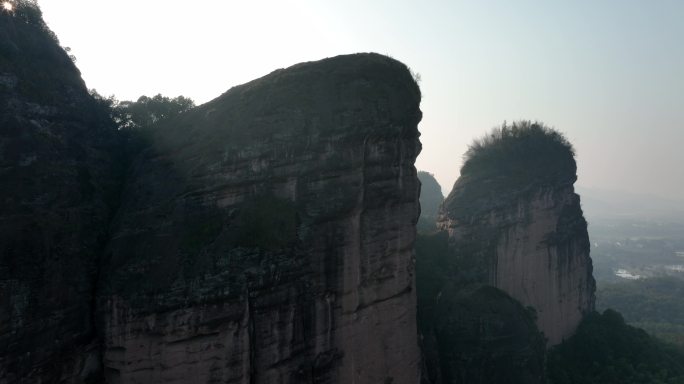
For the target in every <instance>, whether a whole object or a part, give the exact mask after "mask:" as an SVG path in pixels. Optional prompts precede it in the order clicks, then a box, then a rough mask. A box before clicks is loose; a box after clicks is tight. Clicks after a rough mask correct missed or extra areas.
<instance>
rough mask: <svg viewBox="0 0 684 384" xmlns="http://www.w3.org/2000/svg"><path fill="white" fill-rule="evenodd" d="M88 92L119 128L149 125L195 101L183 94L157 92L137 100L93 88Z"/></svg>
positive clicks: (189, 107)
mask: <svg viewBox="0 0 684 384" xmlns="http://www.w3.org/2000/svg"><path fill="white" fill-rule="evenodd" d="M90 93H91V95H92V96H93V98H94V99H95V100H97V101H98V103H99V104H100V106H101V108H104V109H106V110H108V111H109V114H110V116H111V118H112V120H113V121H114V122H115V123H116V125H117V126H118V127H119V129H131V128H143V127H149V126H150V125H152V124H156V123H158V122H160V121H163V120H166V119H168V118H170V117H173V116H176V115H179V114H181V113H183V112H187V111H189V110H190V109H192V108H194V107H195V102H194V101H193V100H192V99H190V98H188V97H185V96H176V97H174V98H171V97H168V96H162V95H161V94H157V95H156V96H153V97H148V96H140V97H139V98H138V101H130V100H124V101H119V100H117V99H116V97H114V96H109V97H105V96H102V95H100V94H99V93H98V92H97V91H96V90H94V89H93V90H91V91H90Z"/></svg>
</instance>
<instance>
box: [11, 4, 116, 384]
mask: <svg viewBox="0 0 684 384" xmlns="http://www.w3.org/2000/svg"><path fill="white" fill-rule="evenodd" d="M115 134H116V131H115V129H114V127H113V124H111V122H110V121H109V118H108V114H107V111H106V110H104V109H102V108H101V107H99V106H98V104H97V103H96V102H95V101H94V100H93V99H92V98H91V97H90V95H89V94H88V91H87V89H86V87H85V84H84V83H83V81H82V80H81V78H80V74H79V72H78V70H77V69H76V67H75V66H74V64H73V63H72V62H71V60H70V59H69V57H68V55H67V54H66V53H65V52H64V51H63V50H62V49H61V48H60V47H59V44H58V43H57V41H56V39H55V38H54V36H53V35H52V34H51V32H50V31H49V30H48V29H47V27H46V26H45V25H44V23H43V22H42V20H41V18H40V11H39V10H38V9H37V8H35V6H32V5H31V3H27V4H24V3H21V4H20V5H18V6H17V8H16V9H15V12H14V13H8V12H6V11H0V383H16V382H22V383H57V382H60V383H62V382H64V383H80V382H84V381H86V382H87V381H88V380H89V379H92V378H93V377H94V375H93V374H94V373H96V372H97V371H98V365H99V355H98V348H97V343H96V341H95V339H96V335H95V327H94V318H93V314H94V311H93V308H94V306H93V304H94V298H95V296H94V293H95V279H96V277H97V265H98V255H99V254H100V251H101V250H102V248H103V246H104V245H105V242H106V235H107V228H108V222H109V219H110V216H111V214H112V211H113V206H114V205H115V204H116V199H115V196H116V194H117V192H118V176H117V170H116V168H115V167H114V165H113V164H114V163H115V161H114V155H115V151H116V148H117V138H116V136H115Z"/></svg>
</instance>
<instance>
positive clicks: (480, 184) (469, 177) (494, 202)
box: [444, 121, 577, 219]
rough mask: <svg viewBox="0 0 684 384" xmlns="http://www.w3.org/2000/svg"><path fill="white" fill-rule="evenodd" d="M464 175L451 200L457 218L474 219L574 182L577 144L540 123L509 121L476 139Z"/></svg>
mask: <svg viewBox="0 0 684 384" xmlns="http://www.w3.org/2000/svg"><path fill="white" fill-rule="evenodd" d="M463 160H464V162H463V167H461V177H460V178H459V179H458V181H456V184H455V185H454V188H453V190H452V191H451V194H450V195H449V197H447V199H446V201H445V206H444V207H445V209H446V210H448V212H449V215H450V216H451V217H455V218H461V219H468V218H469V217H470V216H472V215H476V214H478V213H482V212H481V211H480V210H479V209H480V208H482V207H485V208H486V209H487V210H491V209H494V208H497V207H499V208H501V207H508V206H513V205H515V201H516V200H517V199H519V198H521V197H525V196H527V195H528V194H529V193H535V192H538V191H539V190H540V189H542V188H545V187H554V186H559V185H563V184H572V183H574V182H575V180H576V179H577V176H576V171H577V165H576V163H575V152H574V150H573V148H572V145H571V144H570V143H569V142H568V141H567V139H565V137H564V136H563V135H562V134H561V133H559V132H558V131H556V130H554V129H552V128H549V127H547V126H545V125H544V124H542V123H538V122H534V123H532V122H529V121H520V122H516V123H513V124H512V125H508V124H506V123H504V124H503V125H502V126H501V127H498V128H495V129H493V130H492V132H491V133H490V134H488V135H487V136H484V137H482V138H481V139H477V140H475V141H474V142H473V143H472V144H471V145H470V147H469V148H468V151H467V152H466V153H465V155H464V156H463Z"/></svg>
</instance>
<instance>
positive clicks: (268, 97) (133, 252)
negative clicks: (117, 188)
mask: <svg viewBox="0 0 684 384" xmlns="http://www.w3.org/2000/svg"><path fill="white" fill-rule="evenodd" d="M419 102H420V92H419V89H418V87H417V86H416V83H415V81H414V80H413V78H412V76H411V75H410V73H409V71H408V70H407V68H406V66H404V65H403V64H401V63H399V62H397V61H395V60H392V59H389V58H387V57H384V56H380V55H376V54H359V55H351V56H340V57H336V58H332V59H327V60H322V61H319V62H314V63H304V64H299V65H295V66H293V67H291V68H288V69H284V70H278V71H275V72H273V73H271V74H269V75H268V76H265V77H263V78H261V79H258V80H255V81H252V82H250V83H247V84H245V85H242V86H239V87H235V88H232V89H231V90H229V91H228V92H226V93H225V94H223V95H222V96H220V97H218V98H217V99H215V100H213V101H211V102H209V103H207V104H205V105H202V106H200V107H198V108H196V109H194V110H192V111H190V112H188V113H185V114H183V115H181V116H180V117H178V118H176V119H173V120H171V121H168V122H167V123H165V124H162V125H159V126H155V127H154V128H152V129H150V130H149V131H147V132H144V134H145V135H146V139H145V140H146V141H147V146H146V148H145V149H144V150H143V151H142V152H141V154H140V155H139V156H138V158H137V159H135V161H134V165H133V167H132V172H131V174H130V175H129V177H128V182H127V184H126V186H125V191H124V194H123V199H122V201H123V204H122V206H121V209H120V211H119V215H118V217H117V220H116V223H115V224H114V228H115V229H114V230H113V232H112V236H111V242H110V244H109V247H108V249H107V252H106V256H105V259H106V263H105V264H104V265H103V269H102V272H101V276H102V279H101V281H100V287H101V289H100V295H99V297H98V302H99V308H100V309H99V311H100V312H99V314H100V318H102V319H103V323H104V324H103V328H102V333H103V335H104V346H103V347H104V348H103V350H104V366H105V375H106V378H107V381H108V382H124V383H136V382H168V383H171V382H174V383H184V382H196V383H213V382H236V383H237V382H240V383H297V382H316V383H352V382H358V383H383V382H385V383H415V382H416V381H417V378H418V363H419V360H420V359H419V351H418V342H417V335H416V332H415V329H416V325H415V321H416V320H415V307H416V305H415V292H414V289H413V287H414V276H413V270H414V264H413V242H414V238H415V224H416V221H417V219H418V215H419V206H418V193H419V183H418V179H417V177H416V170H415V168H414V166H413V163H414V160H415V158H416V156H417V155H418V153H419V151H420V143H419V141H418V130H417V124H418V122H419V121H420V119H421V112H420V110H419V108H418V106H419Z"/></svg>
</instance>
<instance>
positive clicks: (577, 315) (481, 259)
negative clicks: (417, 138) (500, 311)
mask: <svg viewBox="0 0 684 384" xmlns="http://www.w3.org/2000/svg"><path fill="white" fill-rule="evenodd" d="M472 148H473V149H471V152H469V154H467V156H466V159H467V161H466V163H465V164H464V167H463V169H462V171H461V173H462V175H461V177H460V178H459V180H458V181H457V182H456V184H455V185H454V189H453V190H452V192H451V194H450V195H449V196H448V197H447V199H446V200H445V202H444V205H443V210H442V214H441V219H440V224H439V225H440V226H441V228H442V229H444V230H447V231H448V233H449V247H450V249H451V253H452V254H453V256H454V258H455V260H456V264H457V265H458V267H459V268H457V271H456V272H455V273H456V275H455V278H456V280H457V281H459V282H461V283H462V284H470V283H477V284H485V285H489V286H493V287H497V288H499V289H501V290H502V291H504V292H506V293H507V294H508V295H510V296H511V297H512V298H514V299H516V300H517V301H519V302H520V303H522V305H523V306H526V307H531V308H533V309H534V310H535V312H536V318H537V326H538V327H539V330H540V331H542V332H543V334H544V335H545V337H546V338H547V340H548V344H547V345H548V346H553V345H556V344H558V343H560V342H561V341H563V339H565V338H568V337H569V336H571V335H572V334H573V333H574V331H575V329H576V327H577V325H578V324H579V322H580V320H581V319H582V317H583V315H584V314H585V313H587V312H589V311H591V310H593V307H594V287H595V284H594V279H593V277H592V263H591V258H590V257H589V238H588V234H587V223H586V221H585V219H584V217H583V215H582V209H581V207H580V200H579V196H578V195H577V194H575V193H574V189H573V183H574V182H575V180H576V178H577V176H576V165H575V161H574V153H573V150H572V147H571V146H570V144H569V143H568V142H567V141H565V139H564V138H563V137H562V136H561V135H560V134H558V133H557V132H555V131H553V130H550V129H547V128H545V127H543V126H541V125H538V124H530V123H519V124H514V125H513V126H509V127H504V128H503V129H502V130H499V131H495V132H494V133H493V134H492V136H491V138H487V139H485V141H484V142H481V143H476V145H475V146H474V147H472Z"/></svg>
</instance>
